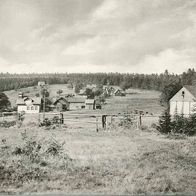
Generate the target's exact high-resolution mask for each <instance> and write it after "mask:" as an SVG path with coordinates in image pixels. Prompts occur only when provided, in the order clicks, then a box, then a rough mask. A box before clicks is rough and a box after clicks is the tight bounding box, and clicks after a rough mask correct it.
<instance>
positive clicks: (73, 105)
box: [67, 97, 85, 110]
mask: <svg viewBox="0 0 196 196" xmlns="http://www.w3.org/2000/svg"><path fill="white" fill-rule="evenodd" d="M67 101H68V103H69V110H79V109H84V108H85V98H83V97H69V98H68V99H67Z"/></svg>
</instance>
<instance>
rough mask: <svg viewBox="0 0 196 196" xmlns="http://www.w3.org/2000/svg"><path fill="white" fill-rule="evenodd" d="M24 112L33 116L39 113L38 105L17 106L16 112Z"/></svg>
mask: <svg viewBox="0 0 196 196" xmlns="http://www.w3.org/2000/svg"><path fill="white" fill-rule="evenodd" d="M22 111H24V112H25V113H28V114H35V113H39V112H40V106H39V105H28V106H26V105H18V112H22Z"/></svg>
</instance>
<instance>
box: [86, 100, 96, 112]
mask: <svg viewBox="0 0 196 196" xmlns="http://www.w3.org/2000/svg"><path fill="white" fill-rule="evenodd" d="M85 109H89V110H94V109H95V100H94V99H86V101H85Z"/></svg>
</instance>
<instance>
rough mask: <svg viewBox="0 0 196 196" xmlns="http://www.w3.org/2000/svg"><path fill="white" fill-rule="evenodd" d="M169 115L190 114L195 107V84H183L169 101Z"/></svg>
mask: <svg viewBox="0 0 196 196" xmlns="http://www.w3.org/2000/svg"><path fill="white" fill-rule="evenodd" d="M169 104H170V115H172V116H173V115H175V114H180V115H181V114H183V115H190V114H192V113H194V109H195V108H196V86H188V85H186V86H183V87H182V88H181V89H180V90H179V91H178V92H177V93H176V94H175V95H174V96H173V97H172V98H171V99H170V101H169Z"/></svg>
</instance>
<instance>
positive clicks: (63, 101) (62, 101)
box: [53, 97, 68, 105]
mask: <svg viewBox="0 0 196 196" xmlns="http://www.w3.org/2000/svg"><path fill="white" fill-rule="evenodd" d="M57 102H59V103H61V104H67V103H68V101H67V100H66V99H65V98H64V97H59V98H57V99H56V100H54V101H53V105H55V104H56V103H57Z"/></svg>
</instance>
